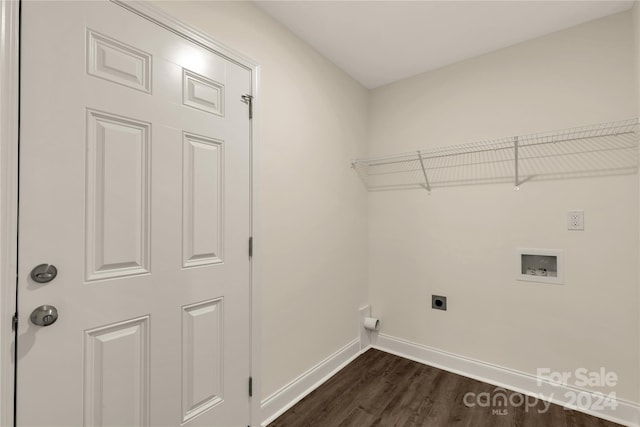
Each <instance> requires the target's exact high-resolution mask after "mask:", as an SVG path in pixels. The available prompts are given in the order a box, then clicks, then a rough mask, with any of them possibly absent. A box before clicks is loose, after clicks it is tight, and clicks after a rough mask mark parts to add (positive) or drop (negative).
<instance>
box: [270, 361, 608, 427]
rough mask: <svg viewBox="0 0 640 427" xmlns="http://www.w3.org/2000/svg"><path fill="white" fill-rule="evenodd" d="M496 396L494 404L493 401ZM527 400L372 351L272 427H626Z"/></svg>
mask: <svg viewBox="0 0 640 427" xmlns="http://www.w3.org/2000/svg"><path fill="white" fill-rule="evenodd" d="M501 392H502V393H504V396H506V402H507V406H501V405H502V401H501V400H500V399H496V400H494V397H499V395H500V394H501ZM468 393H473V394H468ZM480 393H485V394H484V395H481V394H480ZM486 393H488V395H487V394H486ZM467 394H468V395H467ZM465 395H467V397H466V398H465ZM477 396H480V397H479V399H480V400H477V398H476V397H477ZM483 396H484V397H483ZM488 396H490V399H491V401H487V400H486V398H487V397H488ZM524 398H525V396H523V395H522V394H520V393H515V392H511V391H506V390H504V389H501V388H497V387H496V386H493V385H490V384H486V383H483V382H480V381H475V380H472V379H469V378H466V377H463V376H460V375H456V374H452V373H450V372H446V371H443V370H441V369H437V368H433V367H430V366H426V365H423V364H420V363H417V362H413V361H411V360H407V359H404V358H401V357H397V356H394V355H391V354H388V353H385V352H382V351H379V350H374V349H371V350H369V351H367V352H365V353H364V354H362V355H361V356H360V357H358V358H357V359H355V360H354V361H353V362H352V363H350V364H349V365H348V366H347V367H345V368H344V369H343V370H342V371H340V372H339V373H338V374H336V375H335V376H334V377H332V378H331V379H329V380H328V381H327V382H326V383H324V384H323V385H322V386H320V387H319V388H318V389H316V390H315V391H314V392H313V393H311V394H309V395H308V396H307V397H305V398H304V399H303V400H301V401H300V402H299V403H298V404H296V405H295V406H294V407H292V408H291V409H290V410H288V411H287V412H285V413H284V414H283V415H282V416H280V417H279V418H278V419H276V420H275V421H274V422H273V423H271V424H269V427H284V426H320V427H334V426H335V427H346V426H353V427H369V426H371V427H373V426H376V427H387V426H398V427H410V426H429V427H431V426H433V427H440V426H445V427H446V426H469V427H482V426H489V427H503V426H504V427H507V426H518V427H520V426H522V427H528V426H531V427H573V426H575V427H591V426H600V427H613V426H618V425H619V424H615V423H611V422H609V421H605V420H602V419H600V418H596V417H592V416H589V415H586V414H584V413H581V412H577V411H571V410H565V409H564V408H563V407H561V406H558V405H553V404H549V403H548V402H542V401H537V405H535V403H536V402H535V401H533V400H532V399H530V402H531V403H532V405H530V407H528V408H527V407H526V404H524V403H523V404H520V402H521V401H522V399H524ZM465 402H466V403H469V404H470V406H467V405H465ZM490 402H495V405H494V406H491V405H490V404H489V403H490ZM508 402H512V403H514V404H513V405H512V404H510V403H508ZM473 404H475V406H474V405H473ZM545 408H547V409H546V410H545Z"/></svg>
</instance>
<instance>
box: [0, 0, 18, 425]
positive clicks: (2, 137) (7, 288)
mask: <svg viewBox="0 0 640 427" xmlns="http://www.w3.org/2000/svg"><path fill="white" fill-rule="evenodd" d="M0 22H1V25H2V27H1V28H2V29H1V30H0V236H2V238H1V239H0V349H1V350H0V378H2V380H1V381H0V425H2V426H13V425H14V397H15V383H14V381H15V363H14V349H15V339H16V336H15V333H14V332H13V326H12V319H13V315H14V313H15V312H16V307H17V306H16V271H17V260H18V167H19V163H18V150H19V145H18V138H19V115H20V103H19V84H20V75H19V64H20V57H19V48H20V2H19V0H1V2H0Z"/></svg>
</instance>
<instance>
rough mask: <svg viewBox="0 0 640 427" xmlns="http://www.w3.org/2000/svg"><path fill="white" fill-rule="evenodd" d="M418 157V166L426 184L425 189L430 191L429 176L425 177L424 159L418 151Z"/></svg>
mask: <svg viewBox="0 0 640 427" xmlns="http://www.w3.org/2000/svg"><path fill="white" fill-rule="evenodd" d="M418 159H420V166H421V167H422V174H423V175H424V183H425V184H426V186H427V191H428V192H431V186H430V185H429V178H427V170H426V169H425V167H424V160H423V159H422V153H421V152H420V151H418Z"/></svg>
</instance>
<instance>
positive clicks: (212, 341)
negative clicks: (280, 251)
mask: <svg viewBox="0 0 640 427" xmlns="http://www.w3.org/2000/svg"><path fill="white" fill-rule="evenodd" d="M22 20H23V21H22V28H23V34H22V81H21V85H22V87H21V91H22V98H21V117H22V119H21V165H20V186H21V189H20V229H19V233H20V253H19V256H20V266H19V283H18V292H19V313H20V323H19V331H18V378H19V380H18V381H19V382H18V388H17V398H18V411H17V420H18V425H20V426H80V425H85V426H107V425H108V426H129V427H130V426H165V425H166V426H177V425H180V424H185V425H189V426H191V425H193V426H198V425H202V426H225V427H228V426H244V425H248V424H249V397H248V393H247V379H248V376H249V368H250V354H249V351H250V312H249V310H250V282H249V281H250V275H249V268H250V263H249V262H250V261H249V257H248V253H247V242H248V237H249V231H250V228H249V227H250V209H251V204H250V203H251V200H250V130H249V118H248V106H247V105H246V104H244V103H243V102H242V101H241V95H243V94H247V93H250V90H251V75H250V71H249V70H247V69H245V68H243V67H241V66H239V65H237V64H235V63H232V62H230V61H228V60H226V59H224V58H223V57H221V56H219V55H217V54H215V53H213V52H211V51H208V50H206V49H204V48H202V47H200V46H197V45H195V44H192V43H190V42H188V41H187V40H185V39H183V38H181V37H179V36H177V35H176V34H174V33H172V32H170V31H168V30H166V29H163V28H162V27H160V26H158V25H156V24H154V23H152V22H151V21H148V20H146V19H144V18H142V17H140V16H138V15H136V14H134V13H132V12H130V11H127V10H126V9H124V8H122V7H121V6H118V5H116V4H113V3H109V2H104V1H95V2H94V1H92V2H88V1H87V2H57V1H48V2H35V1H29V2H24V3H23V11H22ZM42 263H50V264H54V265H55V266H56V267H57V268H58V276H57V277H56V278H55V280H53V281H51V282H50V283H47V284H38V283H35V282H34V281H32V280H31V279H30V278H29V272H30V270H31V268H33V267H34V266H36V265H38V264H42ZM44 304H48V305H54V306H55V307H57V309H58V312H59V319H58V320H57V321H56V322H55V323H54V324H52V325H50V326H46V327H42V326H36V325H34V324H33V323H31V322H30V321H29V316H30V314H31V311H32V310H33V309H34V308H36V307H38V306H41V305H44ZM52 385H53V386H52Z"/></svg>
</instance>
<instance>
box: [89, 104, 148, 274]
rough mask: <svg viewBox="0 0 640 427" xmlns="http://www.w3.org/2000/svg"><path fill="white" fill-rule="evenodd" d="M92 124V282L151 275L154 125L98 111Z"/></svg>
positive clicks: (93, 112) (90, 144)
mask: <svg viewBox="0 0 640 427" xmlns="http://www.w3.org/2000/svg"><path fill="white" fill-rule="evenodd" d="M87 121H88V123H87V129H88V138H87V182H86V188H87V208H86V211H87V218H86V226H87V230H86V249H87V255H86V258H87V262H86V270H87V274H86V279H87V280H97V279H106V278H113V277H122V276H130V275H134V274H143V273H147V272H149V257H150V254H149V222H150V218H149V203H150V200H149V198H150V177H149V175H150V167H149V156H150V144H149V141H150V133H151V125H150V124H149V123H145V122H141V121H138V120H134V119H130V118H125V117H121V116H116V115H112V114H106V113H102V112H97V111H92V110H89V111H88V112H87Z"/></svg>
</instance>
